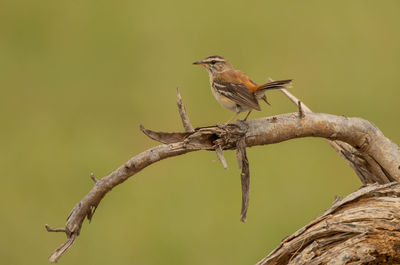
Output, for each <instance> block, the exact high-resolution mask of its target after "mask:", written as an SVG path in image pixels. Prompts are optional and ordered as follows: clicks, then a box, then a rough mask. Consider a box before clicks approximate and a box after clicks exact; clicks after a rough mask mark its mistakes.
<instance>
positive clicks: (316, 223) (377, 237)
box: [257, 182, 400, 265]
mask: <svg viewBox="0 0 400 265" xmlns="http://www.w3.org/2000/svg"><path fill="white" fill-rule="evenodd" d="M399 224H400V184H399V183H398V182H392V183H389V184H383V185H380V184H371V185H368V186H366V187H364V188H361V189H359V190H358V191H356V192H353V193H352V194H350V195H348V196H346V197H345V198H343V199H341V200H336V201H335V202H334V203H333V204H332V206H331V207H330V208H329V209H328V210H326V211H325V213H324V214H322V215H321V216H319V217H317V218H316V219H314V220H313V221H311V222H310V223H309V224H307V225H306V226H304V227H303V228H301V229H299V230H298V231H297V232H295V233H294V234H292V235H291V236H288V237H286V238H285V239H283V240H282V243H281V244H280V245H279V246H278V247H277V248H276V249H275V250H273V251H272V252H271V253H270V254H269V255H268V256H267V257H265V258H264V259H262V260H261V261H260V262H258V263H257V265H272V264H274V265H275V264H290V265H294V264H297V265H300V264H301V265H303V264H304V265H305V264H309V265H316V264H399V263H400V247H399V245H398V244H399V242H400V239H399V238H400V229H399Z"/></svg>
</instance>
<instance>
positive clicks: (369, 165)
mask: <svg viewBox="0 0 400 265" xmlns="http://www.w3.org/2000/svg"><path fill="white" fill-rule="evenodd" d="M280 91H281V92H282V93H283V94H284V95H285V96H286V97H288V98H289V100H290V101H292V102H293V104H296V105H298V106H299V114H300V116H302V115H301V113H303V115H304V112H306V113H311V112H312V111H311V109H310V108H309V107H307V106H306V105H305V104H304V103H303V102H301V101H300V100H298V99H297V98H296V97H295V96H294V95H292V94H291V93H290V92H289V91H287V90H286V89H280ZM300 102H301V103H300ZM303 109H304V111H303ZM326 140H327V141H328V143H329V144H330V146H331V147H332V148H333V149H334V150H335V151H336V152H337V153H338V154H339V155H340V156H341V157H342V158H343V159H344V160H345V161H346V162H347V163H348V164H349V165H350V167H351V168H353V170H354V171H355V172H356V174H357V176H358V177H359V178H360V180H361V182H362V183H364V184H368V183H376V182H378V183H387V182H390V181H394V180H393V179H390V176H387V175H386V173H385V171H384V169H382V168H381V167H380V165H379V164H377V163H375V161H373V160H371V158H370V157H369V156H367V155H365V154H364V153H362V152H359V151H358V150H357V149H356V148H354V147H353V146H351V145H350V144H348V143H345V142H343V141H340V140H335V141H332V140H329V139H326Z"/></svg>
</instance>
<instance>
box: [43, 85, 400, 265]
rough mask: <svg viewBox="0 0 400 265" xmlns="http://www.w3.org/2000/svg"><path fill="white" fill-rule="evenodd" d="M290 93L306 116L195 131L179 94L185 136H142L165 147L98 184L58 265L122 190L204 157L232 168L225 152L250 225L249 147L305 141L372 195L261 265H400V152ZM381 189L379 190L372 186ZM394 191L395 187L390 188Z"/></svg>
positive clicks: (372, 132)
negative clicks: (330, 152)
mask: <svg viewBox="0 0 400 265" xmlns="http://www.w3.org/2000/svg"><path fill="white" fill-rule="evenodd" d="M282 92H283V93H284V94H285V95H286V96H288V97H289V99H291V100H292V101H293V102H294V103H295V104H296V105H298V108H299V112H296V113H288V114H282V115H277V116H274V117H268V118H262V119H256V120H250V121H246V122H241V121H238V122H236V123H233V124H227V125H214V126H208V127H201V128H196V129H194V128H193V126H192V125H191V124H190V121H189V118H188V117H187V114H186V111H185V108H184V106H183V103H182V100H181V97H180V95H179V91H178V108H179V113H180V115H181V118H182V122H183V125H184V128H185V132H177V133H166V132H155V131H152V130H148V129H145V128H144V127H142V126H141V130H142V131H143V132H144V133H145V134H146V135H147V136H149V137H150V138H152V139H154V140H157V141H159V142H161V143H163V144H161V145H158V146H156V147H153V148H150V149H148V150H146V151H144V152H142V153H140V154H138V155H136V156H134V157H132V158H131V159H130V160H128V161H127V162H126V163H125V164H123V165H122V166H121V167H119V168H117V169H116V170H114V171H113V172H112V173H110V174H109V175H107V176H105V177H103V178H100V179H97V178H96V177H95V176H94V175H91V178H92V179H93V181H94V186H93V188H92V189H91V190H90V192H89V193H88V194H87V195H86V196H85V197H84V198H83V199H82V200H81V201H80V202H79V203H78V204H76V205H75V207H74V208H73V209H72V211H71V213H70V214H69V216H68V218H67V222H66V225H65V227H63V228H57V229H53V228H51V227H49V226H48V225H46V229H47V230H48V231H49V232H64V233H65V234H66V236H67V241H66V242H65V243H64V244H62V245H61V246H60V247H59V248H57V249H56V250H55V251H54V252H53V254H52V255H51V256H50V257H49V260H50V261H51V262H56V261H57V260H58V259H59V258H60V257H61V256H62V255H63V254H64V253H65V252H66V251H67V250H68V249H69V248H70V247H71V246H72V244H73V243H74V241H75V239H76V238H77V236H78V235H79V233H80V231H81V228H82V224H83V221H84V220H85V218H88V220H89V221H90V220H91V219H92V217H93V214H94V212H95V210H96V208H97V207H98V205H99V203H100V201H101V199H102V198H103V197H104V196H105V195H106V194H107V193H108V192H109V191H111V189H113V188H114V187H115V186H117V185H118V184H121V183H122V182H124V181H125V180H127V179H128V178H129V177H131V176H133V175H135V174H136V173H138V172H139V171H140V170H142V169H144V168H145V167H147V166H149V165H151V164H153V163H155V162H158V161H160V160H162V159H165V158H168V157H173V156H177V155H182V154H185V153H188V152H193V151H198V150H209V151H216V153H217V156H218V158H219V159H220V161H221V163H222V164H223V166H224V167H226V166H227V165H226V161H225V158H224V156H223V152H222V150H232V149H236V150H237V157H238V162H239V167H240V168H241V169H242V173H241V178H242V212H241V214H242V218H241V220H242V221H245V220H246V212H247V207H248V203H249V177H250V173H249V162H248V160H247V157H246V147H251V146H256V145H267V144H274V143H279V142H282V141H287V140H290V139H294V138H301V137H322V138H325V139H327V140H328V141H329V143H330V145H331V146H332V147H333V148H334V149H335V150H336V151H337V152H338V153H339V154H340V156H342V157H343V158H344V159H345V160H346V161H347V163H349V165H350V166H351V167H352V168H353V169H354V170H355V172H356V174H357V176H358V177H359V178H360V180H361V182H362V183H363V184H364V185H366V186H365V187H364V188H362V189H360V190H358V191H356V192H354V193H352V194H350V195H348V196H347V197H345V198H344V199H341V200H336V201H335V202H334V204H333V205H332V206H331V208H330V209H328V210H327V211H326V212H325V213H324V214H323V215H321V216H320V217H318V218H317V219H315V220H313V221H312V222H311V223H310V224H308V225H306V226H305V227H303V228H302V229H300V230H299V231H297V232H296V233H294V234H293V235H291V236H289V237H287V238H285V239H284V240H283V241H282V243H281V245H280V246H279V247H278V248H277V249H275V250H274V251H272V252H271V253H270V254H269V255H268V256H267V257H265V258H264V259H262V260H261V261H260V262H259V263H258V264H260V265H261V264H368V263H370V264H382V262H383V263H385V262H400V260H399V258H398V257H399V256H400V253H399V248H400V237H399V233H400V214H399V213H400V211H399V210H400V197H399V194H400V186H399V184H397V181H399V179H400V149H399V147H398V146H397V145H396V144H395V143H393V142H391V141H390V140H389V139H387V138H386V137H385V136H384V135H383V134H382V132H380V131H379V129H378V128H376V127H375V126H374V125H373V124H372V123H370V122H368V121H366V120H363V119H360V118H349V117H344V116H335V115H330V114H323V113H312V112H311V110H310V109H309V108H307V106H305V105H304V104H302V103H301V102H300V101H298V100H297V99H296V98H295V97H294V96H293V95H291V94H290V93H289V92H287V91H286V90H282ZM372 183H375V184H372ZM387 183H389V184H387Z"/></svg>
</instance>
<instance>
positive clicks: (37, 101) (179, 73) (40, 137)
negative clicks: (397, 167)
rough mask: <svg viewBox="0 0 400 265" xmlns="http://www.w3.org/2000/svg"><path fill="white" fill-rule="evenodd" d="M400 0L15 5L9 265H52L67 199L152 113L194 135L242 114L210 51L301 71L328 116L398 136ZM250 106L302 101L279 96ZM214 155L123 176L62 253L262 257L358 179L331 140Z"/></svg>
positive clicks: (4, 61) (5, 224)
mask: <svg viewBox="0 0 400 265" xmlns="http://www.w3.org/2000/svg"><path fill="white" fill-rule="evenodd" d="M399 11H400V2H399V1H395V0H392V1H364V0H363V1H333V2H332V1H331V2H328V1H246V2H244V1H243V2H233V1H210V0H203V1H177V0H174V1H152V0H149V1H102V0H100V1H54V0H52V1H50V0H44V1H11V0H5V1H2V2H1V3H0V87H1V97H0V121H1V130H0V146H1V152H0V169H1V187H2V191H1V192H0V201H1V204H0V212H1V218H0V227H1V228H0V229H1V234H2V236H1V237H0V263H1V264H47V257H48V255H49V254H50V253H51V252H52V251H53V250H54V249H55V248H56V247H57V246H58V245H59V244H61V243H62V242H63V241H64V239H65V236H64V235H63V234H50V233H47V232H46V231H45V229H44V224H45V223H48V224H50V225H52V226H55V227H60V226H63V225H64V223H65V218H66V217H67V215H68V213H69V211H70V210H71V209H72V207H73V206H74V205H75V203H77V202H78V201H79V200H80V199H81V198H82V197H83V196H84V195H85V194H86V193H87V192H88V191H89V190H90V188H91V187H92V185H93V183H92V181H91V180H90V178H89V174H90V172H94V173H95V175H96V176H99V177H101V176H105V175H107V174H108V173H109V172H110V171H112V170H113V169H114V168H116V167H118V166H120V165H121V164H123V163H124V162H125V161H126V160H128V159H129V158H130V157H131V156H133V155H135V154H137V153H139V152H141V151H143V150H145V149H147V148H150V147H152V146H154V145H156V144H157V143H156V142H153V141H151V140H149V139H148V138H146V137H145V136H144V135H143V134H142V133H141V132H140V131H139V124H143V125H144V126H146V127H148V128H151V129H155V130H163V131H179V130H182V128H181V124H180V119H179V116H178V113H177V109H176V102H175V100H176V95H175V88H176V87H179V88H180V90H181V94H182V97H183V99H184V102H185V104H186V107H187V109H188V114H189V116H190V118H191V120H192V123H193V124H194V126H204V125H211V124H215V123H220V122H224V121H226V120H227V119H228V118H229V117H230V116H231V113H230V112H229V111H228V110H225V109H223V108H221V107H220V106H219V105H218V104H217V103H216V101H215V100H214V98H213V96H212V94H211V93H210V89H209V84H208V75H207V74H206V72H205V70H204V69H201V68H200V67H195V66H192V65H191V63H192V62H193V61H195V60H198V59H202V58H204V57H205V56H208V55H212V54H220V55H223V56H225V57H226V58H228V59H229V60H230V61H231V62H232V64H233V65H234V66H236V67H237V68H239V69H241V70H243V71H244V72H246V73H247V74H248V75H249V76H251V78H252V79H253V80H254V81H256V82H259V83H262V82H263V81H265V80H266V78H267V77H272V78H273V79H283V78H293V79H295V84H294V88H293V89H292V92H293V93H294V94H295V95H296V96H298V97H299V98H300V99H301V100H303V101H304V102H305V103H306V104H307V105H308V106H309V107H311V108H312V109H313V110H314V111H316V112H326V113H332V114H337V115H346V116H358V117H363V118H365V119H368V120H370V121H372V122H374V123H375V124H376V125H377V126H378V127H379V128H380V129H381V130H382V131H383V132H384V133H385V135H386V136H388V137H389V138H391V139H392V140H393V141H395V142H399V141H400V136H399V133H398V132H399V117H398V116H399V110H400V108H399V96H400V92H399V91H400V90H399V87H400V81H399V70H400V49H399V47H400V16H399ZM269 98H270V101H271V102H272V107H267V106H265V105H263V111H262V112H257V113H254V114H252V116H251V117H252V118H256V117H262V116H266V115H274V114H279V113H285V112H293V111H296V108H295V107H294V106H293V105H292V104H291V103H290V102H289V101H288V100H287V99H286V98H284V96H283V95H282V94H281V93H279V92H278V91H273V92H271V93H269ZM225 155H226V158H227V160H228V163H229V166H230V167H229V169H227V170H224V169H223V168H222V166H221V165H220V164H219V163H218V162H216V155H215V153H213V152H195V153H190V154H187V155H185V156H180V157H176V158H172V159H168V160H165V161H162V162H159V163H157V164H155V165H152V166H150V167H149V168H146V169H145V170H143V171H142V172H140V174H138V175H136V176H135V177H133V178H132V179H130V180H128V181H127V182H125V183H124V184H123V185H121V186H118V187H117V188H115V189H114V190H113V191H112V192H111V193H109V194H108V195H107V196H106V197H105V198H104V200H103V201H102V202H101V204H100V206H99V208H98V209H97V212H96V214H95V216H94V219H93V221H92V223H91V224H90V225H89V224H88V223H87V222H86V221H85V224H84V227H83V229H82V233H81V235H80V236H79V238H78V240H77V241H76V243H75V245H74V246H73V247H72V249H71V250H70V251H69V252H68V253H67V254H66V255H65V256H64V257H62V258H61V260H60V264H96V265H98V264H121V265H123V264H195V265H196V264H254V263H255V262H257V261H258V260H259V259H260V258H262V257H263V256H265V255H266V254H267V253H268V252H269V251H271V250H272V249H273V248H274V247H276V246H277V245H278V244H279V242H280V240H281V239H282V238H283V237H285V236H287V235H289V234H291V233H293V232H294V231H296V229H298V228H300V227H302V226H303V225H305V224H306V223H307V222H308V221H310V220H312V219H313V218H315V217H316V216H318V215H319V214H320V213H322V212H323V210H324V209H326V208H328V207H329V206H330V204H331V203H332V201H333V198H334V196H335V195H341V196H343V195H346V194H348V193H351V192H352V191H354V190H356V189H357V188H358V187H359V186H360V184H361V183H360V181H359V180H358V179H357V177H356V175H355V174H354V173H353V172H352V170H351V169H350V168H349V167H348V166H347V164H346V163H345V162H343V161H342V160H341V158H339V156H338V155H337V154H336V153H335V152H334V151H333V150H332V149H331V148H330V147H329V146H328V145H327V143H326V142H325V141H323V140H322V139H313V138H307V139H297V140H292V141H289V142H284V143H280V144H276V145H270V146H262V147H253V148H250V149H248V157H249V160H250V167H251V193H250V209H249V212H248V221H247V223H246V224H243V223H241V222H240V221H239V213H240V204H241V195H240V177H239V170H238V169H237V166H236V161H235V156H234V153H233V152H225Z"/></svg>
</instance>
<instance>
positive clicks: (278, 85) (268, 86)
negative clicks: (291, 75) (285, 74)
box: [258, 79, 292, 90]
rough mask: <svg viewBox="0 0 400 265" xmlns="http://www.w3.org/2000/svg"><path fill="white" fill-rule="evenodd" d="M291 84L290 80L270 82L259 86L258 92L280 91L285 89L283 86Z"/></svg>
mask: <svg viewBox="0 0 400 265" xmlns="http://www.w3.org/2000/svg"><path fill="white" fill-rule="evenodd" d="M291 82H292V79H287V80H279V81H272V82H269V83H266V84H264V85H261V86H260V87H259V88H258V90H263V89H264V90H267V89H282V88H286V86H285V85H287V84H290V83H291Z"/></svg>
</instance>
